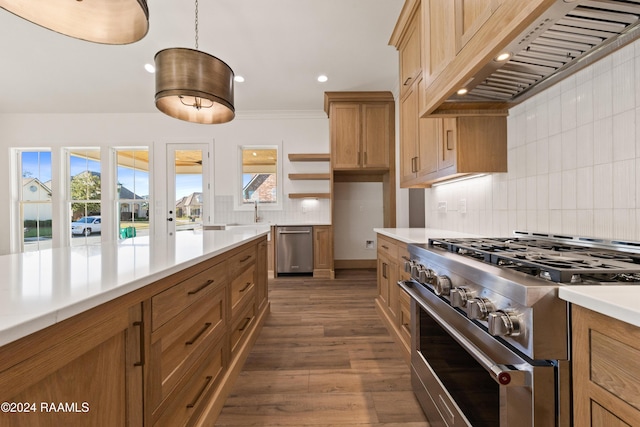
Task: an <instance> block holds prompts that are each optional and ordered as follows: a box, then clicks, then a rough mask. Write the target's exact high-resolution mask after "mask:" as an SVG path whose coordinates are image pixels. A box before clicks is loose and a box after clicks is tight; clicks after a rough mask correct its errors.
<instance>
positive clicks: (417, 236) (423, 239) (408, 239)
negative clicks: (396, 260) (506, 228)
mask: <svg viewBox="0 0 640 427" xmlns="http://www.w3.org/2000/svg"><path fill="white" fill-rule="evenodd" d="M373 231H375V232H376V233H379V234H382V235H384V236H387V237H391V238H392V239H396V240H400V241H401V242H404V243H427V242H428V241H429V239H434V238H442V237H450V238H456V237H478V235H477V234H468V233H460V232H458V231H450V230H439V229H437V228H374V229H373Z"/></svg>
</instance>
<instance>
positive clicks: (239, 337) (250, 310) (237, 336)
mask: <svg viewBox="0 0 640 427" xmlns="http://www.w3.org/2000/svg"><path fill="white" fill-rule="evenodd" d="M255 319H256V304H255V301H251V303H250V304H249V305H247V307H246V308H245V309H244V311H243V312H242V314H241V315H239V316H238V318H237V319H236V320H235V322H233V325H232V326H231V358H232V359H233V357H235V354H236V351H237V349H238V347H239V346H240V344H241V343H242V342H243V341H244V339H245V337H246V336H247V333H248V332H249V331H250V330H251V328H252V327H253V324H254V322H255Z"/></svg>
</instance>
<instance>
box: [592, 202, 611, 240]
mask: <svg viewBox="0 0 640 427" xmlns="http://www.w3.org/2000/svg"><path fill="white" fill-rule="evenodd" d="M593 235H594V236H596V237H600V238H603V239H611V238H612V237H613V209H594V210H593Z"/></svg>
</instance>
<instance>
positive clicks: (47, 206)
mask: <svg viewBox="0 0 640 427" xmlns="http://www.w3.org/2000/svg"><path fill="white" fill-rule="evenodd" d="M20 171H21V175H22V179H21V181H22V188H21V191H20V215H21V221H20V222H21V223H22V225H23V248H24V250H25V251H37V250H40V249H46V248H50V247H51V237H52V216H51V212H52V211H51V196H52V192H51V152H50V151H23V152H21V153H20Z"/></svg>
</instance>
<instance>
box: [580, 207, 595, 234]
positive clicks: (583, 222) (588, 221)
mask: <svg viewBox="0 0 640 427" xmlns="http://www.w3.org/2000/svg"><path fill="white" fill-rule="evenodd" d="M576 217H577V225H576V235H578V236H582V237H594V233H593V209H580V210H578V211H577V215H576Z"/></svg>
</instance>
